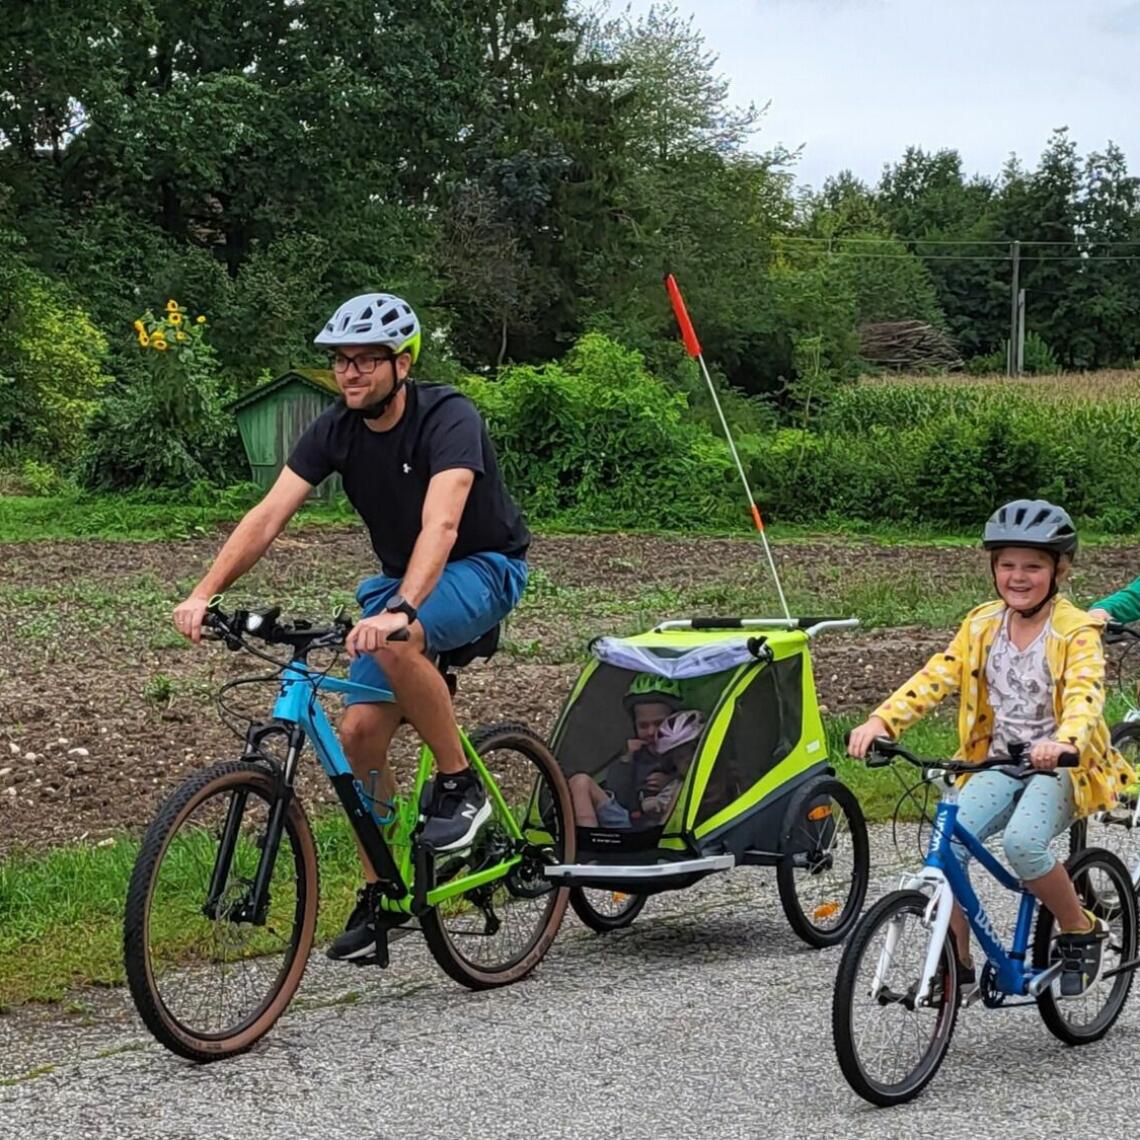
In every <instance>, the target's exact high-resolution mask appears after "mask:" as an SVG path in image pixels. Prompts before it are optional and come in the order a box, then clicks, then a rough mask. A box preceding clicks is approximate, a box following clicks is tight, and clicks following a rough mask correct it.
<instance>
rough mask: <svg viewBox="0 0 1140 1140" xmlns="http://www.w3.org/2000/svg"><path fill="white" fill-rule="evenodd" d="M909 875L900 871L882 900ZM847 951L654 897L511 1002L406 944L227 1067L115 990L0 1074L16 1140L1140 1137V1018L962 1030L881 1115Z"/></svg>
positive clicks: (765, 875)
mask: <svg viewBox="0 0 1140 1140" xmlns="http://www.w3.org/2000/svg"><path fill="white" fill-rule="evenodd" d="M882 840H883V836H882V835H881V834H880V835H879V836H878V838H877V843H876V846H879V845H880V844H881V842H882ZM887 854H889V855H891V856H893V851H891V852H889V853H887ZM887 854H885V853H884V852H883V851H882V850H880V858H879V863H878V865H879V866H880V867H882V866H883V863H884V861H885V859H886V857H887ZM896 878H897V870H894V871H892V870H882V871H881V872H880V874H879V876H878V879H877V889H883V888H889V887H891V886H893V885H894V882H895V879H896ZM839 953H840V951H839V950H829V951H823V952H819V951H813V950H810V949H808V948H807V947H804V946H803V945H802V944H800V943H799V942H798V940H797V939H796V938H795V936H794V935H793V934H792V933H791V931H790V930H789V929H788V927H787V925H786V923H785V921H784V918H783V915H782V913H781V911H780V908H779V903H778V900H777V897H776V891H775V883H774V877H773V876H772V875H771V873H770V872H765V871H753V870H738V871H734V872H731V873H729V874H727V875H721V876H716V877H714V878H713V879H710V880H706V881H705V882H704V883H701V884H699V885H698V886H696V887H693V888H690V889H689V890H688V891H685V892H679V893H676V894H673V895H663V896H658V897H657V898H656V899H653V900H651V901H650V903H649V905H648V906H647V907H646V909H645V910H644V911H643V912H642V915H641V916H640V917H639V918H638V920H637V921H636V923H634V925H633V926H632V927H630V928H629V929H628V930H625V931H622V932H618V933H615V934H611V935H608V936H606V937H604V938H601V937H598V936H596V935H592V934H590V933H589V932H587V931H586V930H584V928H582V927H581V926H580V925H579V924H578V922H577V921H576V920H575V919H573V918H572V917H569V918H568V919H567V923H566V925H565V927H564V928H563V931H562V933H561V935H560V936H559V939H558V941H557V942H556V943H555V946H554V948H553V950H552V951H551V953H550V954H549V955H548V956H547V958H546V960H545V962H544V963H543V964H542V965H541V966H540V968H539V969H538V970H537V971H536V973H535V974H534V975H533V976H532V977H531V978H530V979H528V980H527V981H525V982H523V983H521V984H519V985H517V986H514V987H512V988H509V989H505V990H498V991H494V992H490V993H482V994H472V993H469V992H467V991H466V990H464V989H462V988H460V987H458V986H456V985H455V984H454V983H452V982H451V981H449V980H448V979H447V978H446V977H445V976H444V975H443V974H442V973H441V972H440V970H439V969H438V968H437V967H436V965H435V963H434V961H433V960H432V959H431V957H430V955H429V954H428V953H427V949H426V947H425V946H424V944H423V943H422V940H421V939H420V938H419V937H418V935H414V936H412V937H409V938H406V939H404V940H402V941H401V942H399V943H398V944H396V945H395V946H394V947H393V964H392V967H391V969H390V970H388V971H387V972H383V973H382V972H380V971H377V970H357V969H355V968H353V967H349V966H344V965H333V964H331V963H328V962H326V961H325V960H324V959H323V958H322V957H320V956H314V958H313V960H312V962H311V963H310V967H309V972H308V974H307V976H306V980H305V983H304V985H303V987H302V989H301V992H300V994H299V996H298V999H297V1000H296V1001H295V1003H294V1005H293V1007H292V1008H291V1010H290V1012H289V1013H288V1014H287V1016H286V1017H285V1018H283V1019H282V1021H281V1022H280V1023H279V1024H278V1026H277V1027H276V1029H275V1030H274V1031H273V1033H271V1034H270V1035H269V1037H268V1038H267V1039H266V1040H265V1041H263V1042H262V1043H261V1045H259V1046H258V1048H257V1049H256V1050H255V1051H254V1052H252V1053H250V1054H247V1055H246V1056H244V1057H240V1058H237V1059H234V1060H231V1061H225V1062H221V1063H219V1064H215V1065H211V1066H205V1067H198V1066H195V1065H192V1064H189V1063H187V1062H184V1061H182V1060H180V1059H178V1058H176V1057H174V1056H172V1055H170V1054H169V1053H167V1052H165V1051H164V1050H163V1049H162V1048H161V1047H159V1046H158V1045H156V1044H154V1043H153V1041H151V1040H150V1038H149V1037H148V1036H147V1034H146V1032H145V1030H144V1029H143V1028H142V1026H141V1024H140V1023H139V1022H137V1020H135V1019H134V1016H133V1013H132V1012H131V1010H130V1007H129V1000H128V999H127V998H126V997H125V995H123V994H122V993H119V992H115V991H112V992H107V993H104V994H102V995H99V996H96V997H94V998H93V999H91V1000H92V1004H91V1008H90V1009H88V1010H87V1011H86V1014H85V1015H78V1014H76V1013H74V1012H72V1013H70V1014H58V1013H56V1014H39V1015H37V1014H35V1013H32V1014H27V1013H25V1014H21V1015H19V1016H12V1015H9V1016H7V1017H0V1075H3V1076H5V1077H7V1078H8V1081H9V1082H10V1083H5V1084H4V1085H3V1086H0V1137H3V1138H4V1140H7V1138H9V1137H11V1138H19V1140H32V1138H35V1140H40V1138H44V1140H48V1138H53V1140H54V1138H56V1137H60V1138H63V1137H67V1138H68V1140H72V1138H74V1137H75V1136H76V1135H85V1136H88V1137H92V1138H99V1140H103V1138H106V1140H136V1138H143V1137H146V1138H151V1137H155V1138H158V1137H162V1138H166V1140H174V1138H179V1140H182V1138H186V1140H189V1138H191V1137H193V1138H195V1140H199V1138H218V1140H223V1138H225V1140H228V1138H234V1140H250V1138H251V1137H260V1136H288V1137H297V1138H302V1140H307V1138H309V1137H312V1138H320V1140H336V1138H340V1137H346V1138H353V1140H371V1138H374V1137H383V1138H387V1137H400V1138H401V1140H414V1138H419V1137H424V1138H429V1137H430V1138H436V1137H447V1138H451V1137H512V1138H513V1137H527V1138H528V1140H535V1138H541V1137H583V1138H592V1137H598V1138H603V1137H604V1138H606V1140H613V1138H630V1140H633V1138H641V1137H646V1138H648V1137H682V1136H686V1137H687V1136H694V1135H696V1136H702V1137H764V1138H766V1140H767V1138H776V1137H805V1136H819V1135H823V1136H838V1137H856V1136H858V1137H862V1136H873V1137H909V1136H915V1137H918V1136H924V1137H927V1136H947V1137H950V1136H953V1137H990V1136H994V1137H997V1136H1000V1137H1002V1140H1016V1138H1020V1137H1032V1138H1034V1140H1037V1138H1038V1137H1041V1136H1060V1135H1063V1134H1068V1135H1072V1134H1087V1133H1090V1132H1092V1131H1095V1132H1096V1133H1097V1134H1100V1135H1109V1136H1127V1135H1131V1134H1132V1133H1133V1132H1134V1131H1135V1124H1134V1120H1135V1111H1136V1110H1135V1108H1134V1103H1133V1100H1132V1097H1131V1090H1132V1088H1133V1085H1134V1079H1135V1076H1136V1074H1137V1073H1140V1004H1137V998H1136V997H1134V998H1133V999H1132V1000H1131V1002H1130V1004H1129V1006H1128V1008H1126V1010H1125V1012H1124V1015H1123V1016H1122V1018H1121V1020H1120V1021H1119V1022H1118V1024H1117V1026H1116V1028H1114V1029H1113V1031H1112V1032H1111V1033H1110V1034H1109V1035H1108V1037H1107V1038H1106V1039H1105V1040H1104V1041H1102V1042H1100V1043H1098V1044H1095V1045H1091V1046H1088V1047H1085V1048H1083V1049H1068V1048H1066V1047H1064V1046H1062V1045H1061V1044H1060V1043H1059V1042H1057V1041H1056V1040H1055V1039H1054V1038H1053V1037H1052V1036H1051V1035H1050V1034H1049V1033H1048V1032H1047V1031H1046V1029H1045V1028H1044V1026H1043V1024H1042V1023H1041V1021H1040V1019H1039V1017H1038V1016H1037V1014H1036V1012H1035V1011H1034V1010H1033V1009H1027V1010H1018V1011H1012V1010H1003V1011H990V1010H986V1009H984V1008H983V1007H981V1006H973V1007H971V1008H969V1009H965V1010H963V1011H962V1014H961V1016H960V1018H959V1021H958V1029H957V1033H956V1036H955V1040H954V1043H953V1044H952V1046H951V1049H950V1052H949V1055H948V1056H947V1058H946V1061H945V1063H944V1065H943V1067H942V1070H941V1072H940V1073H939V1074H938V1076H937V1077H936V1078H935V1080H934V1082H933V1084H932V1085H931V1086H930V1087H929V1088H928V1089H927V1091H926V1092H925V1093H924V1094H923V1095H922V1096H921V1097H920V1098H919V1100H918V1101H916V1102H914V1103H912V1104H911V1105H908V1106H904V1107H902V1108H896V1109H890V1110H881V1109H873V1108H871V1107H870V1106H868V1105H866V1104H864V1103H863V1102H862V1101H861V1100H860V1099H859V1098H858V1097H856V1096H855V1094H854V1093H852V1092H851V1091H850V1089H849V1088H848V1087H847V1085H846V1084H845V1082H844V1080H843V1077H842V1075H841V1074H840V1072H839V1068H838V1066H837V1064H836V1061H835V1056H834V1052H833V1048H832V1042H831V1028H830V1008H831V995H832V986H833V983H834V977H835V971H836V968H837V966H838V961H839ZM84 1022H85V1024H84Z"/></svg>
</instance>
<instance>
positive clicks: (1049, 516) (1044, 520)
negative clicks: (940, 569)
mask: <svg viewBox="0 0 1140 1140" xmlns="http://www.w3.org/2000/svg"><path fill="white" fill-rule="evenodd" d="M982 546H983V547H984V548H985V549H986V550H997V549H999V548H1000V547H1003V546H1027V547H1032V548H1033V549H1035V550H1048V551H1049V552H1050V553H1051V554H1053V555H1054V556H1055V557H1057V558H1060V557H1061V556H1062V555H1068V556H1069V557H1072V556H1073V555H1074V554H1075V553H1076V551H1077V528H1076V527H1075V526H1073V520H1072V519H1071V518H1069V515H1068V512H1067V511H1063V510H1062V509H1061V508H1060V507H1056V506H1054V505H1053V504H1052V503H1049V502H1046V501H1045V500H1044V499H1014V500H1013V502H1012V503H1006V504H1005V506H1004V507H998V509H997V510H996V511H994V513H993V514H992V515H990V518H989V521H988V522H987V523H986V526H985V530H984V531H983V532H982Z"/></svg>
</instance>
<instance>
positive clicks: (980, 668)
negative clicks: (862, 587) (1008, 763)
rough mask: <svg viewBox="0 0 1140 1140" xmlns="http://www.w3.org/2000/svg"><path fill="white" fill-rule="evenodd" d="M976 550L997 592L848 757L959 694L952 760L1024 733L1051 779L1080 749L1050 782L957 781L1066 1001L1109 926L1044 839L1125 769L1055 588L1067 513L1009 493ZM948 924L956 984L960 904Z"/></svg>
mask: <svg viewBox="0 0 1140 1140" xmlns="http://www.w3.org/2000/svg"><path fill="white" fill-rule="evenodd" d="M982 546H983V547H984V548H985V549H986V550H988V551H989V552H990V568H991V571H992V573H993V578H994V585H995V587H996V588H997V592H998V595H999V600H997V601H991V602H986V603H985V604H983V605H981V606H978V607H977V608H976V609H974V610H972V611H971V612H970V613H969V614H968V615H967V617H966V620H965V621H964V622H963V623H962V626H961V628H960V629H959V630H958V633H957V635H956V636H955V638H954V640H953V641H952V642H951V643H950V645H949V646H948V647H947V648H946V650H945V651H944V652H943V653H938V654H936V655H935V656H934V657H932V658H931V659H930V661H928V662H927V664H926V665H925V667H924V668H922V669H920V670H919V671H918V672H917V673H916V674H915V675H914V676H913V677H911V678H910V680H908V681H907V682H906V683H905V684H904V685H902V686H901V687H900V688H899V689H898V690H897V691H896V692H894V693H893V694H892V695H891V696H890V697H889V698H888V699H887V700H886V701H884V702H883V704H881V705H880V706H879V707H878V708H877V709H876V710H875V712H874V714H873V715H872V716H871V717H870V718H869V719H868V720H867V721H866V722H864V723H863V724H861V725H860V726H859V727H858V728H856V729H855V730H854V731H853V732H852V733H851V737H850V741H849V745H848V751H849V752H850V753H851V755H852V756H855V757H859V758H862V757H863V756H865V755H866V753H867V750H868V748H869V747H870V746H871V744H872V742H873V741H874V739H875V738H876V737H879V736H888V737H891V738H895V737H897V736H898V735H899V734H900V733H901V732H902V731H903V730H904V729H906V728H908V727H909V726H910V725H912V724H914V723H915V722H916V721H918V720H919V719H921V718H922V717H923V716H925V715H926V713H928V712H929V711H930V710H931V709H932V708H933V707H934V706H935V705H936V704H938V703H939V702H940V701H942V700H943V699H945V698H946V697H947V696H949V695H950V694H951V693H954V692H960V693H961V697H960V700H959V710H958V736H959V748H958V753H957V757H956V758H957V759H960V760H965V761H968V762H972V763H979V762H981V761H983V760H986V759H987V758H992V757H995V756H1002V755H1006V754H1008V752H1009V745H1010V744H1011V743H1012V742H1015V741H1029V742H1032V748H1031V750H1030V752H1029V758H1030V760H1031V762H1032V764H1033V766H1034V767H1035V768H1039V769H1040V770H1041V771H1042V772H1046V773H1051V772H1053V770H1054V769H1055V768H1056V767H1057V760H1058V758H1059V757H1060V756H1061V755H1062V754H1063V753H1065V752H1068V751H1075V752H1077V753H1079V755H1080V765H1079V767H1077V768H1075V769H1072V770H1061V771H1059V772H1057V773H1056V776H1057V778H1056V779H1054V778H1042V777H1040V776H1034V777H1032V778H1031V779H1029V780H1015V779H1012V778H1011V777H1010V776H1007V775H1005V774H1004V773H1003V772H1001V771H999V770H991V771H986V772H980V773H978V774H977V775H972V776H970V777H968V778H967V780H968V782H967V783H966V785H965V787H964V788H963V790H962V793H961V797H960V800H959V804H960V808H959V815H958V818H959V820H960V821H961V823H962V824H963V825H964V826H965V827H966V828H967V829H968V830H970V831H972V832H973V833H974V834H975V835H976V836H977V837H978V838H979V839H982V840H985V839H986V838H987V837H989V836H991V835H994V834H996V833H997V832H999V831H1002V830H1003V829H1004V832H1005V835H1004V850H1005V855H1006V858H1007V860H1008V861H1009V864H1010V866H1011V867H1012V868H1013V871H1014V873H1015V874H1016V875H1017V876H1018V877H1019V878H1020V879H1021V880H1022V881H1023V882H1024V883H1025V885H1026V886H1027V887H1028V888H1029V889H1030V890H1031V891H1032V892H1033V894H1034V895H1036V896H1037V898H1038V899H1040V901H1041V902H1042V903H1043V904H1044V905H1045V906H1047V907H1048V908H1049V910H1050V911H1052V913H1053V914H1054V916H1055V917H1056V919H1057V923H1058V927H1059V929H1060V930H1061V932H1062V933H1061V936H1060V937H1059V938H1058V940H1057V950H1058V953H1059V954H1060V955H1061V957H1062V958H1063V959H1064V960H1065V963H1066V968H1065V972H1064V973H1063V974H1062V976H1061V992H1062V994H1063V995H1065V996H1072V995H1075V994H1078V993H1081V992H1082V991H1083V990H1084V989H1085V988H1086V987H1087V986H1088V985H1089V984H1091V982H1092V981H1093V980H1095V979H1096V977H1097V976H1098V973H1099V970H1100V962H1101V952H1102V943H1103V940H1104V938H1105V937H1106V935H1107V927H1106V925H1105V923H1104V922H1103V921H1102V920H1100V919H1097V918H1096V917H1095V916H1094V915H1092V914H1091V913H1090V912H1088V911H1087V910H1083V909H1082V907H1081V905H1080V902H1079V900H1078V898H1077V894H1076V891H1075V890H1074V888H1073V883H1072V880H1071V879H1070V878H1069V875H1068V872H1067V871H1066V870H1065V868H1064V866H1062V865H1061V864H1059V863H1058V862H1057V858H1056V856H1055V855H1053V853H1052V852H1051V851H1050V850H1049V843H1050V841H1051V840H1052V839H1053V838H1054V837H1055V836H1056V835H1058V834H1060V833H1061V832H1062V831H1065V830H1066V829H1067V828H1068V827H1069V825H1070V824H1071V823H1072V822H1073V821H1074V820H1075V819H1080V818H1082V817H1084V816H1086V815H1089V814H1091V813H1092V812H1095V811H1101V810H1106V809H1108V808H1111V807H1112V806H1113V805H1114V804H1115V803H1116V799H1117V795H1118V793H1119V791H1120V790H1122V789H1123V788H1126V787H1127V786H1128V785H1129V784H1131V783H1132V781H1133V780H1134V779H1135V776H1134V774H1133V772H1132V769H1131V768H1130V767H1129V765H1128V764H1127V763H1126V762H1125V760H1124V758H1123V757H1122V756H1121V755H1120V754H1119V753H1118V752H1116V751H1115V750H1114V749H1113V748H1112V746H1111V744H1110V742H1109V732H1108V726H1107V724H1106V723H1105V720H1104V715H1103V710H1104V655H1103V650H1102V647H1101V640H1100V631H1099V628H1098V626H1099V623H1098V622H1097V621H1096V619H1090V617H1089V615H1088V614H1086V613H1085V612H1083V611H1082V610H1080V609H1078V608H1077V607H1076V606H1075V605H1073V604H1072V602H1070V601H1068V600H1067V599H1066V598H1061V597H1058V596H1057V588H1058V586H1059V585H1060V583H1061V582H1062V581H1063V580H1064V578H1065V575H1066V574H1067V573H1068V570H1069V567H1070V566H1071V564H1072V560H1073V556H1074V554H1075V553H1076V549H1077V533H1076V530H1075V529H1074V527H1073V523H1072V520H1071V519H1070V518H1069V516H1068V514H1066V513H1065V511H1063V510H1061V509H1060V508H1059V507H1056V506H1053V505H1052V504H1051V503H1048V502H1044V501H1043V500H1032V501H1031V500H1025V499H1019V500H1016V501H1014V502H1011V503H1007V504H1006V505H1005V506H1004V507H1001V508H999V509H998V510H997V511H996V512H995V513H994V514H993V515H992V516H991V517H990V519H989V521H988V522H987V523H986V526H985V531H984V533H983V536H982ZM954 851H955V854H956V855H957V857H958V859H959V860H960V861H961V862H962V865H963V867H965V865H966V862H967V860H968V858H969V855H968V853H967V852H966V851H965V849H964V848H962V847H960V846H959V845H957V844H956V845H955V848H954ZM951 927H952V929H953V931H954V938H955V941H956V943H957V948H958V962H959V979H958V980H959V983H960V984H961V985H963V986H966V985H972V984H973V983H974V981H975V975H974V967H973V962H972V958H971V955H970V930H969V925H968V923H967V921H966V918H965V916H964V915H963V914H962V912H961V910H960V909H959V908H958V907H957V906H956V907H955V910H954V916H953V919H952V920H951Z"/></svg>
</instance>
